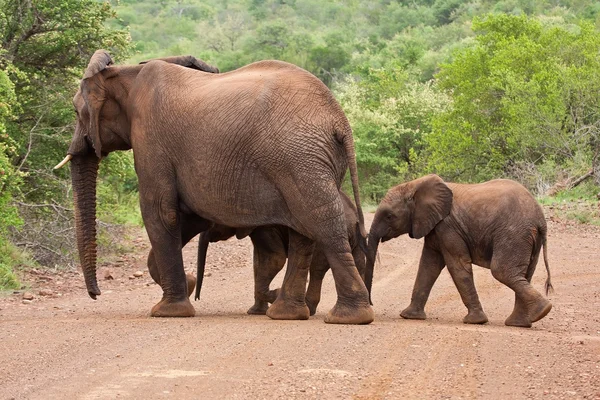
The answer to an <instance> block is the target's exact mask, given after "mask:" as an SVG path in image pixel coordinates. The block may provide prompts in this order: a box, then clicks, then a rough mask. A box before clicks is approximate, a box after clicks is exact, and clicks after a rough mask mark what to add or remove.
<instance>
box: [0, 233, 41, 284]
mask: <svg viewBox="0 0 600 400" xmlns="http://www.w3.org/2000/svg"><path fill="white" fill-rule="evenodd" d="M35 265H36V264H35V262H34V261H33V260H32V259H31V258H30V257H29V255H28V254H27V253H26V252H24V251H22V250H21V249H19V248H18V247H16V246H14V245H12V244H10V243H8V242H5V241H4V240H2V239H1V238H0V290H9V289H20V288H21V282H20V281H19V277H18V274H17V272H16V271H18V270H19V269H22V268H32V267H34V266H35Z"/></svg>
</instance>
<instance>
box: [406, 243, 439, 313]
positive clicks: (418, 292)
mask: <svg viewBox="0 0 600 400" xmlns="http://www.w3.org/2000/svg"><path fill="white" fill-rule="evenodd" d="M444 266H445V262H444V257H443V256H442V253H440V252H439V251H438V250H436V249H434V248H432V247H431V246H430V245H429V243H428V242H427V240H425V245H424V246H423V251H422V252H421V260H420V261H419V271H418V272H417V278H416V279H415V285H414V287H413V292H412V297H411V299H410V305H409V306H408V307H407V308H405V309H404V310H402V312H401V313H400V316H401V317H402V318H406V319H425V318H426V314H425V304H426V303H427V299H428V298H429V293H430V292H431V288H432V287H433V285H434V283H435V281H436V280H437V278H438V277H439V276H440V272H442V269H444Z"/></svg>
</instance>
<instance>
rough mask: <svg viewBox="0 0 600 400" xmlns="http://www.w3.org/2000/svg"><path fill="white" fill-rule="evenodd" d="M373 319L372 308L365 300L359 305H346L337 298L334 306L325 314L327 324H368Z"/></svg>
mask: <svg viewBox="0 0 600 400" xmlns="http://www.w3.org/2000/svg"><path fill="white" fill-rule="evenodd" d="M374 319H375V314H374V313H373V308H371V305H370V304H369V303H368V302H367V303H366V304H361V305H347V304H343V303H340V301H339V300H338V302H337V303H335V306H333V308H332V309H331V310H330V311H329V312H328V313H327V315H326V316H325V322H326V323H328V324H353V325H365V324H370V323H371V322H373V320H374Z"/></svg>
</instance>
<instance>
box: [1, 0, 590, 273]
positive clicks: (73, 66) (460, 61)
mask: <svg viewBox="0 0 600 400" xmlns="http://www.w3.org/2000/svg"><path fill="white" fill-rule="evenodd" d="M0 10H1V11H0V41H1V42H0V46H1V47H0V240H3V242H2V241H0V246H1V245H2V243H7V241H6V239H1V238H6V237H8V236H10V237H11V238H12V241H13V242H14V243H17V244H19V245H20V246H21V247H25V248H26V249H29V250H30V251H31V252H33V254H34V256H35V258H36V259H37V260H38V261H40V262H42V263H44V264H55V263H65V262H68V261H69V260H71V259H72V258H71V257H72V252H73V249H74V248H75V246H74V244H73V242H72V225H73V221H72V212H71V207H72V206H71V192H70V182H69V172H68V169H67V168H65V169H64V170H60V171H58V172H55V171H52V170H51V168H52V166H54V165H55V164H56V163H57V162H58V161H59V160H60V159H62V157H63V156H64V153H65V150H66V148H67V146H68V143H69V141H70V138H71V134H72V129H73V121H74V113H73V111H72V105H71V98H72V96H73V94H74V93H75V91H76V89H77V85H78V81H79V79H80V77H81V75H82V72H83V70H84V68H85V66H86V64H87V62H88V60H89V57H90V55H91V54H92V53H93V52H94V50H96V49H98V48H106V49H108V50H109V51H110V52H111V54H112V55H113V57H114V58H115V60H116V61H117V62H131V63H134V62H138V61H140V60H143V59H150V58H154V57H160V56H167V55H177V54H192V55H194V56H196V57H199V58H202V59H204V60H205V61H207V62H209V63H212V64H214V65H217V66H218V67H219V68H220V70H221V71H228V70H231V69H235V68H238V67H240V66H242V65H245V64H248V63H251V62H253V61H256V60H262V59H269V58H275V59H281V60H285V61H289V62H292V63H294V64H297V65H299V66H301V67H303V68H305V69H307V70H309V71H311V72H312V73H313V74H315V75H316V76H317V77H319V78H320V79H321V80H323V82H325V83H326V84H327V85H328V86H329V87H330V88H332V90H333V91H334V93H335V94H336V96H337V97H338V99H339V100H340V103H341V104H342V106H343V107H344V110H345V111H346V113H347V115H348V118H349V120H350V122H351V124H352V127H353V130H354V134H355V140H356V148H357V157H358V163H359V173H360V181H361V191H362V195H363V197H364V198H365V199H366V200H367V202H371V203H376V202H377V201H378V200H379V199H380V198H381V196H382V195H383V194H384V193H385V191H386V190H387V189H388V188H389V187H390V186H392V185H394V184H397V183H399V182H401V181H404V180H407V179H412V178H414V177H416V176H419V175H422V174H425V173H430V172H435V173H438V174H440V175H442V176H443V177H444V178H445V179H448V180H458V181H481V180H486V179H492V178H497V177H510V178H514V179H518V180H519V181H521V182H523V183H525V184H526V185H527V186H528V187H529V188H530V189H532V190H533V191H534V192H536V193H538V194H542V193H544V192H545V191H546V190H547V189H548V188H549V187H550V186H552V185H554V184H555V183H563V184H564V183H565V182H566V184H565V185H564V186H566V187H568V183H569V182H570V180H569V179H570V178H573V177H577V176H580V175H582V174H583V173H585V172H587V171H589V170H590V169H595V171H596V172H595V175H594V177H595V179H594V180H589V181H588V182H586V187H587V188H588V190H586V192H585V193H587V195H590V194H591V193H593V192H594V191H595V190H596V189H597V188H598V184H599V183H600V181H599V179H600V166H599V164H600V163H599V158H600V155H599V153H600V144H599V143H600V133H599V132H600V122H599V121H600V115H599V113H600V33H599V27H600V5H598V4H596V3H594V2H590V1H588V0H500V1H491V0H474V1H462V0H414V1H411V2H404V1H391V0H375V1H371V0H344V1H342V0H337V1H322V0H226V1H223V0H120V1H117V0H112V1H110V2H105V1H99V0H38V1H35V2H32V1H31V0H0ZM98 196H99V210H98V218H99V220H100V225H101V228H102V226H106V225H107V224H126V223H135V224H140V223H141V220H140V217H139V209H138V208H139V207H138V205H137V179H136V176H135V172H134V170H133V162H132V157H131V153H120V154H116V153H115V154H111V155H110V156H109V157H108V158H107V159H106V160H105V161H103V162H102V164H101V171H100V183H99V186H98ZM20 225H22V227H21V228H20V229H15V227H18V226H20ZM0 248H1V247H0ZM5 253H6V252H5ZM1 254H2V250H0V255H1ZM5 259H6V258H5ZM0 260H1V258H0ZM0 265H1V261H0ZM0 279H2V278H0ZM0 285H1V284H0Z"/></svg>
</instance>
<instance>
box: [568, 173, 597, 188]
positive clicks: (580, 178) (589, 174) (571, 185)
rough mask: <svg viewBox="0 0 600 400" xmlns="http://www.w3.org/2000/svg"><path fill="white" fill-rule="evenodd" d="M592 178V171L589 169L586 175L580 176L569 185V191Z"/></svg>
mask: <svg viewBox="0 0 600 400" xmlns="http://www.w3.org/2000/svg"><path fill="white" fill-rule="evenodd" d="M592 176H594V169H593V168H592V169H590V170H589V171H588V172H587V173H586V174H584V175H582V176H580V177H579V178H577V179H575V180H574V181H573V182H571V183H570V184H569V189H573V188H574V187H575V186H577V185H579V184H580V183H581V182H583V181H585V180H586V179H588V178H590V177H592Z"/></svg>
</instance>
